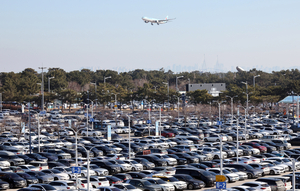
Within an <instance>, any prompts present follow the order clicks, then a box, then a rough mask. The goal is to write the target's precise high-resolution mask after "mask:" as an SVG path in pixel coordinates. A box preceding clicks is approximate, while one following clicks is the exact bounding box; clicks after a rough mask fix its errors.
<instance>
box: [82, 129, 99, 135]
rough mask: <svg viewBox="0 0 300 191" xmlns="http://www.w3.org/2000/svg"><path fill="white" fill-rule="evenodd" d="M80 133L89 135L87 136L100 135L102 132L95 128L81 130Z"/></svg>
mask: <svg viewBox="0 0 300 191" xmlns="http://www.w3.org/2000/svg"><path fill="white" fill-rule="evenodd" d="M81 135H82V136H87V135H89V136H94V137H95V136H101V135H102V133H101V131H96V130H90V129H89V130H88V131H87V130H83V131H82V132H81Z"/></svg>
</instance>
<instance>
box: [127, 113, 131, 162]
mask: <svg viewBox="0 0 300 191" xmlns="http://www.w3.org/2000/svg"><path fill="white" fill-rule="evenodd" d="M127 117H128V128H129V133H128V158H129V159H130V158H131V156H130V153H131V137H130V133H131V127H130V115H127Z"/></svg>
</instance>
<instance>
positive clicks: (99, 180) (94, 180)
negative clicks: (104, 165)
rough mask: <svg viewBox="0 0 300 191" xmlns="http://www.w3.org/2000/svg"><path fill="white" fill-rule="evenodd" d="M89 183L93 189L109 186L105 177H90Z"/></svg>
mask: <svg viewBox="0 0 300 191" xmlns="http://www.w3.org/2000/svg"><path fill="white" fill-rule="evenodd" d="M90 183H91V184H92V185H93V188H98V187H103V186H110V185H109V181H108V180H107V179H106V177H97V176H92V177H90Z"/></svg>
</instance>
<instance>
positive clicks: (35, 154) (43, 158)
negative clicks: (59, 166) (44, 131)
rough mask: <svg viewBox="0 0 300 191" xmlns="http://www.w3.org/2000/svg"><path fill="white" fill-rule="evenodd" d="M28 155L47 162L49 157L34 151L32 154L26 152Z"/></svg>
mask: <svg viewBox="0 0 300 191" xmlns="http://www.w3.org/2000/svg"><path fill="white" fill-rule="evenodd" d="M26 156H28V157H30V158H33V159H35V160H36V161H43V162H47V161H48V159H47V158H46V157H43V156H42V155H39V154H37V153H32V154H26Z"/></svg>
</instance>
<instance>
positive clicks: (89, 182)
mask: <svg viewBox="0 0 300 191" xmlns="http://www.w3.org/2000/svg"><path fill="white" fill-rule="evenodd" d="M80 146H81V147H82V148H84V150H85V151H86V154H87V191H90V184H91V180H90V176H91V175H90V152H91V150H92V149H93V148H95V147H96V146H93V147H92V148H90V149H86V148H85V147H84V146H83V145H80Z"/></svg>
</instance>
